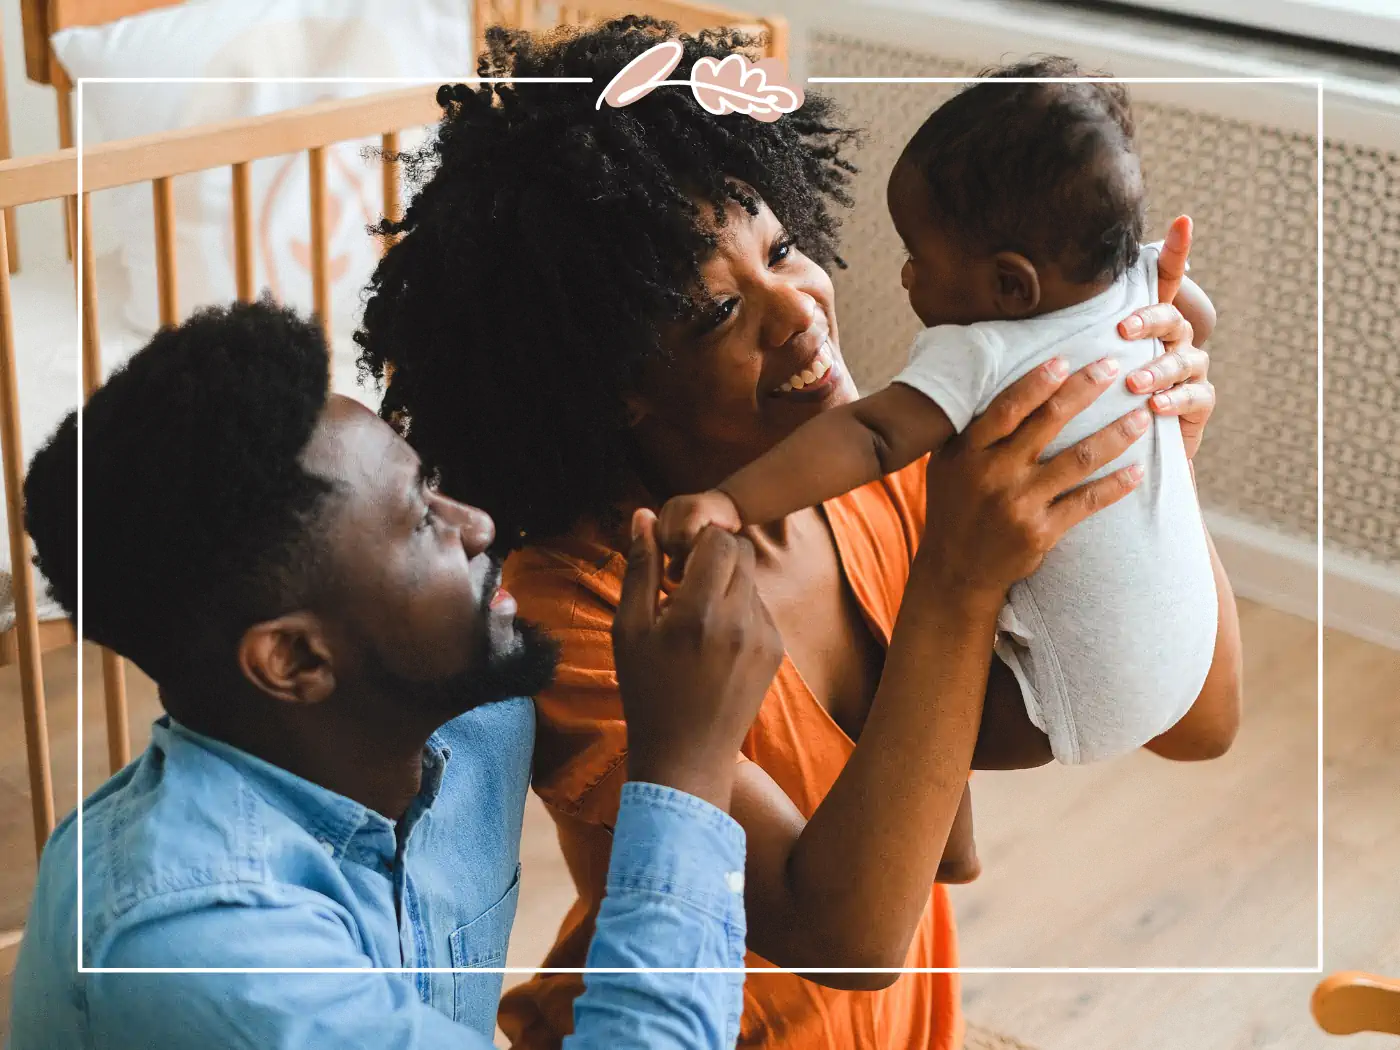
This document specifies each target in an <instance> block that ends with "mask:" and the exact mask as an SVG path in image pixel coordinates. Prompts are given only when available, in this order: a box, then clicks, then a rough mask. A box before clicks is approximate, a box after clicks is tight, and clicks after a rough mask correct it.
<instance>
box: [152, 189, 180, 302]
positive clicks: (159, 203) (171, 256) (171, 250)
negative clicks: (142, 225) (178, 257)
mask: <svg viewBox="0 0 1400 1050" xmlns="http://www.w3.org/2000/svg"><path fill="white" fill-rule="evenodd" d="M151 198H152V202H153V203H154V204H155V212H156V294H157V295H158V296H159V299H160V323H161V324H162V325H171V324H174V323H175V322H176V321H178V320H179V319H180V300H179V285H178V282H177V281H176V276H175V194H174V191H173V188H172V187H171V184H170V179H168V178H164V179H153V180H152V181H151Z"/></svg>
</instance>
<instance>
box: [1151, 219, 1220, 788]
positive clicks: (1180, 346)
mask: <svg viewBox="0 0 1400 1050" xmlns="http://www.w3.org/2000/svg"><path fill="white" fill-rule="evenodd" d="M1179 221H1180V220H1178V222H1179ZM1174 229H1175V227H1174ZM1187 244H1188V245H1189V237H1188V239H1187ZM1168 245H1169V246H1170V245H1171V240H1170V238H1169V239H1168ZM1181 261H1182V262H1183V263H1184V257H1183V258H1182V260H1181ZM1192 287H1193V288H1194V287H1195V286H1194V285H1192ZM1181 290H1182V292H1185V291H1186V287H1185V285H1182V289H1181ZM1204 295H1205V293H1204V292H1202V293H1201V296H1202V297H1203V298H1204ZM1179 300H1180V296H1179V295H1178V301H1179ZM1208 302H1209V300H1207V303H1208ZM1214 317H1215V313H1214V309H1213V308H1211V310H1210V322H1211V323H1212V324H1213V323H1214ZM1133 318H1136V319H1137V321H1138V322H1139V323H1138V324H1137V325H1135V326H1132V327H1133V333H1132V334H1130V333H1129V332H1126V331H1125V332H1124V334H1125V335H1129V337H1130V338H1146V337H1148V335H1149V334H1152V335H1155V336H1156V337H1157V338H1160V339H1161V340H1162V342H1163V344H1164V346H1165V348H1166V352H1165V353H1163V354H1162V356H1161V357H1159V358H1157V359H1156V360H1155V361H1153V362H1152V363H1151V364H1150V365H1148V367H1147V368H1145V369H1142V370H1141V371H1138V372H1134V373H1133V374H1132V375H1131V376H1129V377H1128V387H1129V389H1130V390H1133V391H1134V392H1136V393H1143V394H1152V397H1151V398H1150V400H1149V401H1148V404H1149V406H1150V407H1151V409H1152V411H1153V412H1154V413H1155V414H1156V415H1159V416H1176V417H1177V418H1178V419H1179V420H1180V422H1181V438H1182V444H1183V445H1184V446H1185V449H1186V456H1187V458H1188V459H1192V458H1194V457H1195V455H1196V451H1197V450H1198V449H1199V448H1200V446H1201V438H1202V436H1203V435H1204V432H1205V427H1206V424H1207V423H1208V422H1209V420H1210V416H1211V413H1212V412H1213V411H1214V410H1215V387H1214V386H1212V385H1211V383H1210V380H1209V379H1208V378H1207V375H1208V374H1209V371H1210V355H1209V354H1208V353H1206V351H1204V350H1202V349H1200V348H1199V347H1196V346H1193V345H1191V343H1192V339H1193V338H1195V339H1202V341H1203V337H1202V336H1200V335H1199V334H1198V333H1197V330H1196V325H1195V324H1194V323H1192V322H1188V321H1185V320H1184V319H1183V318H1181V315H1180V313H1178V311H1177V309H1176V308H1174V307H1173V306H1172V305H1162V304H1158V305H1155V306H1149V307H1146V308H1144V309H1142V310H1139V311H1138V312H1137V313H1136V314H1134V315H1133ZM1129 320H1132V318H1130V319H1129ZM1124 324H1125V326H1127V325H1128V322H1126V321H1125V322H1124ZM1208 331H1209V329H1207V332H1208ZM1193 473H1194V468H1193ZM1204 527H1205V526H1204V525H1202V528H1204ZM1206 543H1207V545H1208V546H1209V548H1210V559H1211V567H1212V570H1213V571H1214V574H1215V595H1216V603H1217V619H1216V624H1217V626H1216V631H1215V655H1214V657H1213V658H1212V660H1211V666H1210V672H1209V673H1208V674H1207V676H1206V682H1205V686H1204V687H1203V688H1202V690H1201V692H1200V695H1199V696H1197V698H1196V702H1195V704H1194V705H1192V707H1191V710H1190V711H1188V712H1187V714H1186V716H1185V717H1184V718H1182V719H1181V721H1180V722H1178V723H1177V724H1176V725H1175V726H1173V727H1172V728H1171V729H1170V730H1168V731H1167V732H1166V733H1164V734H1162V735H1161V736H1160V737H1158V738H1157V739H1156V740H1153V741H1151V742H1149V743H1148V744H1147V747H1148V749H1149V750H1151V751H1154V752H1156V753H1157V754H1159V755H1161V756H1163V757H1164V758H1170V759H1175V760H1176V761H1181V762H1189V761H1203V760H1207V759H1213V758H1219V757H1220V756H1221V755H1223V754H1225V753H1226V752H1227V751H1229V750H1230V747H1231V745H1232V744H1233V743H1234V741H1235V735H1236V733H1238V732H1239V726H1240V717H1241V712H1242V708H1243V673H1242V669H1241V665H1242V659H1243V657H1242V652H1241V644H1240V622H1239V612H1238V610H1237V609H1236V607H1235V593H1234V590H1233V588H1232V587H1231V586H1230V579H1229V577H1228V576H1227V575H1226V574H1225V568H1224V566H1223V565H1221V563H1220V556H1219V555H1218V554H1217V553H1216V550H1215V544H1214V543H1213V542H1211V539H1210V533H1209V532H1207V533H1206Z"/></svg>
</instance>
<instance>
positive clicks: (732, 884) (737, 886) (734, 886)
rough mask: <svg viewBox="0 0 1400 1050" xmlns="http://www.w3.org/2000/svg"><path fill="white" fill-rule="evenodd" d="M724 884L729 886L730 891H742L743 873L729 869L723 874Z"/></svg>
mask: <svg viewBox="0 0 1400 1050" xmlns="http://www.w3.org/2000/svg"><path fill="white" fill-rule="evenodd" d="M724 884H725V885H726V886H728V887H729V892H730V893H743V892H744V873H743V872H742V871H731V872H728V873H726V874H725V876H724Z"/></svg>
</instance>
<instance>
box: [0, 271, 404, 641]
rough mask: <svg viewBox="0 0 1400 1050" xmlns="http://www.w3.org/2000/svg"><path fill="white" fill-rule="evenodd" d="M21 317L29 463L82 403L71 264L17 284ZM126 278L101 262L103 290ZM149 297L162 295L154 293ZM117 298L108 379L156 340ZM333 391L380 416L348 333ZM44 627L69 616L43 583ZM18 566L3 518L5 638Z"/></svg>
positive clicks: (104, 326) (105, 305)
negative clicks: (360, 376)
mask: <svg viewBox="0 0 1400 1050" xmlns="http://www.w3.org/2000/svg"><path fill="white" fill-rule="evenodd" d="M11 282H12V291H13V302H14V311H15V345H16V347H17V349H18V354H17V362H18V373H19V406H20V429H21V433H22V440H23V443H24V458H25V462H26V463H28V461H29V459H30V458H31V457H32V456H33V455H34V453H35V452H36V451H38V449H39V446H40V445H42V444H43V443H44V441H45V440H46V439H47V438H48V436H49V435H50V434H51V433H52V432H53V430H54V428H55V427H57V426H58V424H59V422H60V421H61V420H62V419H63V417H64V416H65V415H66V414H67V413H68V412H69V411H71V410H72V409H73V408H75V407H76V406H77V405H78V403H79V401H80V399H81V396H82V393H81V388H80V383H81V377H82V366H81V361H82V356H81V346H80V342H79V329H78V311H77V306H76V300H75V297H74V287H73V271H72V268H71V266H70V265H68V264H58V263H48V264H47V265H44V264H41V263H36V264H35V265H34V266H32V267H31V266H26V267H25V269H24V270H22V271H21V272H20V273H18V274H15V275H14V276H13V277H12V278H11ZM122 283H124V278H123V275H122V273H121V270H120V269H119V267H118V265H117V260H116V258H115V257H107V258H102V259H99V260H98V266H97V284H98V288H99V289H106V290H112V291H119V290H121V284H122ZM150 294H151V295H152V296H154V295H155V290H154V289H151V290H150ZM119 301H120V299H119V297H118V296H117V295H115V294H107V292H105V291H104V292H103V293H102V294H101V295H100V300H99V307H98V315H99V318H98V319H99V322H100V329H101V341H102V365H103V369H104V374H105V373H109V372H111V370H112V369H114V368H116V367H117V366H118V365H119V364H121V363H122V362H123V361H125V360H126V358H127V357H128V356H130V354H131V353H132V352H134V351H135V350H136V349H138V348H139V347H140V346H141V345H142V344H143V343H144V342H145V341H146V339H147V338H149V335H150V333H140V332H136V331H134V330H132V329H131V328H129V327H127V325H126V324H125V322H123V321H122V319H121V317H120V311H119V309H118V308H117V304H118V302H119ZM332 386H333V388H334V389H335V390H336V391H337V392H339V393H343V394H346V395H348V396H351V397H354V398H356V399H357V400H360V401H363V402H364V403H365V404H367V405H369V406H370V407H371V408H378V404H379V395H378V394H377V393H375V392H372V391H365V390H362V389H360V388H359V387H358V386H357V384H356V381H355V348H354V344H353V343H352V342H351V340H350V333H349V332H348V331H345V332H338V333H337V334H336V338H335V355H334V367H333V380H332ZM35 579H36V582H37V583H38V585H39V587H40V591H41V593H40V607H39V619H40V620H50V619H61V618H62V616H63V613H62V611H61V610H60V609H59V608H58V606H57V604H55V603H54V602H53V601H52V599H51V598H49V596H48V593H47V586H46V584H45V583H44V581H43V579H42V577H39V576H38V575H37V574H36V577H35ZM12 585H13V579H12V566H11V563H10V537H9V528H8V520H7V517H6V516H5V515H0V631H6V630H8V629H9V628H10V627H12V626H13V625H14V622H15V610H14V596H13V593H12Z"/></svg>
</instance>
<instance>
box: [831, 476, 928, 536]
mask: <svg viewBox="0 0 1400 1050" xmlns="http://www.w3.org/2000/svg"><path fill="white" fill-rule="evenodd" d="M927 494H928V456H920V457H919V458H918V459H916V460H914V462H913V463H910V464H909V465H908V466H906V467H904V468H903V469H901V470H897V471H895V472H894V473H893V474H887V475H886V476H885V477H883V478H879V479H878V480H876V481H872V482H869V483H868V484H865V485H862V486H861V487H860V488H858V489H852V490H851V491H850V492H847V493H845V494H844V495H841V496H838V497H836V499H834V500H830V501H828V502H827V504H826V507H827V510H828V513H830V512H831V511H832V510H836V511H837V512H838V513H839V512H844V513H845V514H850V515H854V516H855V517H857V518H859V519H860V520H861V521H862V522H863V523H864V524H865V525H866V527H867V528H869V529H870V530H871V531H872V532H874V533H875V534H876V536H877V538H879V539H880V540H881V541H884V542H888V541H889V540H891V539H893V538H894V536H895V535H896V534H898V535H902V536H904V537H906V538H910V539H912V540H913V541H914V545H915V546H917V542H918V538H919V537H921V536H922V535H923V532H924V518H925V515H926V507H925V501H926V499H927Z"/></svg>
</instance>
